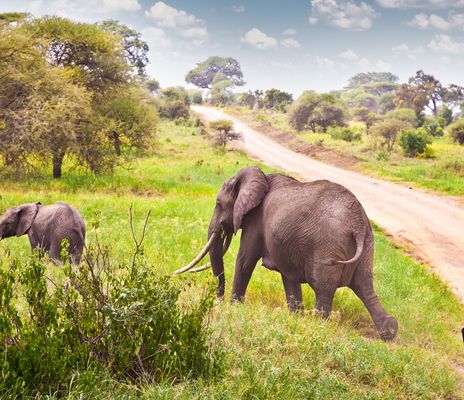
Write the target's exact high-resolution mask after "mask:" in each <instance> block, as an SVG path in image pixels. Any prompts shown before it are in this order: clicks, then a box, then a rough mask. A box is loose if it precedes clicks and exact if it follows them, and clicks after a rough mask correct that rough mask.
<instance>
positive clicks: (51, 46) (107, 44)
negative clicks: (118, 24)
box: [26, 16, 130, 94]
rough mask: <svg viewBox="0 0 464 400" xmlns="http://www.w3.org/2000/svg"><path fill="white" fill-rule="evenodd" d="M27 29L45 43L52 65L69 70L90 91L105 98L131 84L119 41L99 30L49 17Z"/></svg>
mask: <svg viewBox="0 0 464 400" xmlns="http://www.w3.org/2000/svg"><path fill="white" fill-rule="evenodd" d="M26 28H27V29H28V30H29V31H30V32H31V34H32V37H33V38H35V39H38V40H40V43H42V46H43V48H44V50H45V59H46V60H47V62H48V63H49V64H50V65H52V66H54V67H61V68H66V69H67V70H68V73H69V74H71V75H72V76H73V78H74V80H75V82H78V83H82V84H84V85H85V86H86V88H88V89H89V90H92V91H95V92H96V93H98V94H101V93H103V92H104V91H108V90H111V89H113V87H114V86H118V85H124V84H126V83H127V82H128V81H129V76H128V72H129V69H130V66H129V64H128V63H127V61H126V58H125V53H124V49H123V48H122V46H121V43H120V41H119V39H118V37H116V36H114V35H111V34H108V33H107V32H104V31H102V30H101V29H100V28H99V27H98V26H96V25H93V24H87V23H76V22H72V21H71V20H68V19H65V18H60V17H49V16H45V17H43V18H38V19H35V20H33V21H31V23H30V24H27V25H26Z"/></svg>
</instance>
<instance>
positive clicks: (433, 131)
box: [422, 117, 444, 137]
mask: <svg viewBox="0 0 464 400" xmlns="http://www.w3.org/2000/svg"><path fill="white" fill-rule="evenodd" d="M422 127H423V128H424V129H425V130H426V131H427V133H428V134H429V135H431V136H435V137H438V136H443V134H444V130H443V128H442V126H441V125H440V123H439V121H437V119H436V118H434V117H428V118H426V119H425V121H424V124H423V125H422Z"/></svg>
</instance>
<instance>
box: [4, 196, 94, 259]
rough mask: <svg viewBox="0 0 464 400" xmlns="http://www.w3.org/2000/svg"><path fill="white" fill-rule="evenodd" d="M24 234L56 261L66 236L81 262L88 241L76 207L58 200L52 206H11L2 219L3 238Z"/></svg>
mask: <svg viewBox="0 0 464 400" xmlns="http://www.w3.org/2000/svg"><path fill="white" fill-rule="evenodd" d="M25 234H27V235H28V237H29V242H30V244H31V248H32V249H35V248H37V247H39V248H41V249H43V250H44V251H46V252H48V253H49V255H50V258H51V259H53V260H54V261H55V262H59V261H60V258H61V257H60V255H61V254H60V253H61V241H62V240H64V239H67V240H68V241H69V247H68V254H69V256H70V257H71V261H72V262H73V263H75V264H77V263H79V261H80V258H81V255H82V251H83V249H84V244H85V224H84V220H83V219H82V217H81V215H80V214H79V212H78V211H77V210H76V209H75V208H74V207H72V206H69V205H68V204H66V203H63V202H58V203H56V204H53V205H49V206H42V205H41V204H40V203H37V204H35V203H30V204H22V205H20V206H17V207H13V208H10V209H9V210H7V212H6V213H5V215H4V216H3V217H2V219H1V220H0V240H1V239H5V238H8V237H11V236H22V235H25Z"/></svg>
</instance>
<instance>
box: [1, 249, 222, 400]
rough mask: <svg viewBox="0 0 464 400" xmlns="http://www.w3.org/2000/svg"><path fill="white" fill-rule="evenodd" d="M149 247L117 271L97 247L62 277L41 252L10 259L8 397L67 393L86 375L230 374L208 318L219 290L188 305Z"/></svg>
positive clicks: (4, 276) (5, 329) (4, 360)
mask: <svg viewBox="0 0 464 400" xmlns="http://www.w3.org/2000/svg"><path fill="white" fill-rule="evenodd" d="M140 249H141V248H140V243H139V244H137V248H136V252H135V253H134V256H133V258H132V263H131V262H128V263H127V264H125V265H123V266H122V269H121V266H120V265H118V266H117V269H115V268H114V266H113V265H112V263H111V261H110V257H109V254H108V252H107V250H105V249H102V248H100V247H99V246H97V247H96V248H95V247H90V248H89V249H88V250H87V252H86V254H85V255H84V261H83V262H82V263H81V264H80V265H79V266H77V267H76V266H74V267H71V266H70V265H69V264H65V265H64V268H63V273H64V279H63V280H60V281H58V280H57V281H52V280H51V279H49V278H48V277H47V274H46V265H45V264H44V263H43V262H42V261H41V260H40V259H39V257H38V255H37V254H34V255H33V256H32V257H31V258H30V259H29V260H28V261H27V262H26V263H25V264H23V265H21V263H20V262H19V261H18V260H16V259H15V260H12V261H10V262H9V265H1V264H2V261H1V260H0V306H1V310H2V313H1V315H0V338H1V345H0V346H1V347H0V369H1V374H2V380H1V382H0V396H2V397H3V396H6V397H9V398H12V397H14V398H16V397H37V398H38V397H40V395H42V394H45V395H46V394H49V393H55V394H56V395H60V394H62V393H63V392H64V391H65V390H66V389H67V388H69V386H70V385H72V382H73V380H74V378H75V376H79V375H81V376H83V375H85V376H87V377H89V376H90V377H91V376H93V377H94V378H93V380H94V381H97V379H98V378H97V374H100V376H101V375H102V374H104V373H106V374H110V375H111V376H112V377H113V378H115V379H120V380H127V379H130V380H133V381H138V380H140V379H144V380H149V381H154V382H156V381H161V380H165V379H167V380H169V381H173V380H179V379H182V378H184V377H187V376H189V377H203V378H208V377H212V376H215V375H217V374H220V373H221V371H222V366H223V363H222V360H223V357H222V351H221V350H220V349H219V348H218V347H213V345H212V341H211V338H210V330H209V328H208V325H207V324H206V323H205V318H206V316H207V315H208V313H209V312H210V310H211V308H212V306H213V301H214V289H213V287H211V288H210V289H211V290H207V291H206V293H204V294H203V296H202V297H201V298H200V299H199V300H198V301H196V302H191V303H189V304H182V303H181V302H180V300H179V296H180V294H181V291H180V289H179V288H178V287H176V286H175V285H174V284H173V282H172V281H171V278H170V277H169V276H159V275H158V274H157V273H156V272H155V269H154V268H153V267H152V266H150V267H148V268H142V266H141V264H140V262H139V261H137V258H136V255H137V254H138V253H140V251H141V250H140ZM23 310H24V311H25V312H23Z"/></svg>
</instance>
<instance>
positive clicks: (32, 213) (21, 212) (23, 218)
mask: <svg viewBox="0 0 464 400" xmlns="http://www.w3.org/2000/svg"><path fill="white" fill-rule="evenodd" d="M38 204H40V203H38ZM36 215H37V204H24V205H22V206H18V218H19V220H18V225H16V236H22V235H24V234H25V233H26V232H27V231H28V230H29V229H31V225H32V223H33V222H34V219H35V217H36Z"/></svg>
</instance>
